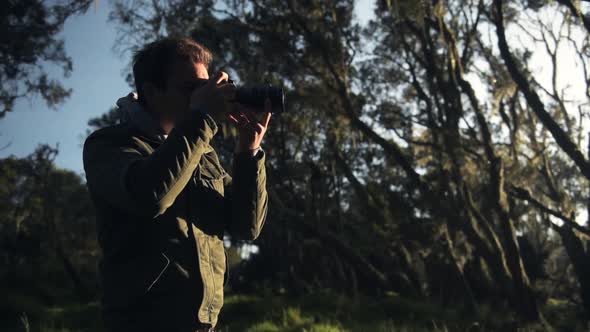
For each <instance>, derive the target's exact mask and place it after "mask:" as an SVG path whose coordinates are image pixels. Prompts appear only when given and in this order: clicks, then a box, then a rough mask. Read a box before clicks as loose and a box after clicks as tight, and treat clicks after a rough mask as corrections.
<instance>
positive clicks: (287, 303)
mask: <svg viewBox="0 0 590 332" xmlns="http://www.w3.org/2000/svg"><path fill="white" fill-rule="evenodd" d="M4 294H5V296H3V297H2V298H0V331H30V332H74V331H76V332H81V331H84V332H100V331H103V329H102V325H101V321H100V306H99V304H98V302H89V303H84V304H80V303H75V302H69V303H68V302H67V301H64V303H63V304H61V305H48V304H46V303H43V302H42V301H40V300H38V299H36V298H35V297H33V296H31V295H27V294H24V293H22V292H21V293H17V292H15V291H10V290H4ZM483 309H484V310H481V312H484V313H485V314H482V316H480V317H476V316H473V315H469V314H467V313H465V312H462V311H461V310H459V309H457V308H441V307H439V306H436V305H434V304H432V303H426V302H423V301H416V300H410V299H406V298H402V297H399V296H396V295H395V294H390V295H389V296H385V297H382V298H379V299H376V298H369V297H360V298H357V299H351V298H348V297H346V296H342V295H339V294H333V293H329V292H326V293H318V294H315V295H308V296H305V297H298V298H294V297H288V296H285V295H264V296H251V295H235V294H234V295H228V296H227V297H226V301H225V305H224V308H223V310H222V313H221V316H220V319H219V324H218V331H220V332H244V331H245V332H365V331H366V332H423V331H424V332H425V331H435V332H446V331H504V330H506V324H507V323H508V321H507V320H509V318H510V316H511V315H509V314H506V313H502V312H500V311H499V310H497V309H495V308H483ZM546 312H547V315H546V316H547V318H548V319H549V320H550V321H552V319H554V318H555V319H557V318H558V317H560V315H561V317H567V318H566V319H565V321H560V322H559V323H558V324H555V327H556V330H559V331H583V330H584V329H583V326H581V325H579V324H578V326H576V324H577V323H575V321H577V318H578V317H575V315H574V314H573V310H572V309H571V308H570V307H567V306H566V304H564V303H551V302H550V303H549V305H548V308H547V309H546ZM564 314H566V315H565V316H564ZM567 314H569V315H567ZM572 322H574V323H572ZM27 326H28V328H27ZM519 331H522V332H526V331H542V329H540V327H539V326H536V325H533V326H528V327H524V328H522V327H521V329H519Z"/></svg>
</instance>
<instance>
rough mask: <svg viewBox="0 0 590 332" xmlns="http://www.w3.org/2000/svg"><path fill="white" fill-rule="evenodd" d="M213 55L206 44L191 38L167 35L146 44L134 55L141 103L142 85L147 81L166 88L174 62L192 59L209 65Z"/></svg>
mask: <svg viewBox="0 0 590 332" xmlns="http://www.w3.org/2000/svg"><path fill="white" fill-rule="evenodd" d="M212 58H213V56H212V55H211V51H210V50H209V49H208V48H206V47H205V46H203V45H201V44H199V43H197V42H196V41H194V40H192V39H190V38H173V37H167V38H162V39H159V40H156V41H154V42H151V43H149V44H146V45H145V46H144V47H143V48H141V49H140V50H138V51H137V52H135V54H134V55H133V79H134V81H135V89H136V90H137V95H138V99H139V102H140V103H142V104H143V103H144V102H145V98H144V96H143V91H142V87H143V84H144V83H146V82H150V83H152V84H154V85H155V86H156V87H158V88H160V89H164V88H166V79H167V77H168V70H169V67H170V65H171V64H172V63H174V62H175V61H178V60H179V59H180V60H189V59H190V60H191V61H193V62H194V63H202V64H204V65H205V67H209V64H210V63H211V60H212Z"/></svg>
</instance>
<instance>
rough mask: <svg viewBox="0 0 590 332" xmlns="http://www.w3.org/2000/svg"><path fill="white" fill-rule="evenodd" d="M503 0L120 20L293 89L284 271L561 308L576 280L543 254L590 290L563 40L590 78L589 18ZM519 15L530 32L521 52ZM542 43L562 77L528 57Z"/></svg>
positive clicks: (257, 5) (294, 286)
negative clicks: (516, 34)
mask: <svg viewBox="0 0 590 332" xmlns="http://www.w3.org/2000/svg"><path fill="white" fill-rule="evenodd" d="M499 3H500V4H501V2H499V1H497V0H496V1H473V0H457V1H448V2H443V1H432V2H416V1H377V2H376V18H375V19H374V20H373V21H371V22H370V23H369V25H368V26H367V27H366V28H364V29H363V28H361V27H360V26H359V25H358V24H357V23H356V21H355V20H354V18H353V2H352V1H345V0H340V1H320V0H317V1H305V2H297V1H273V0H265V1H255V2H254V1H239V2H237V1H236V2H230V3H228V4H225V5H223V6H222V5H220V4H218V3H215V2H212V1H200V2H193V1H180V2H174V4H171V3H168V2H164V3H160V4H159V5H157V6H152V5H151V4H150V3H149V2H144V1H131V2H128V1H125V2H123V1H120V2H117V3H116V6H115V11H114V12H113V14H112V18H113V19H114V20H115V21H116V22H117V23H119V25H120V28H121V31H122V34H121V38H122V40H121V42H122V44H124V45H131V46H130V47H131V48H134V47H138V46H140V45H141V44H142V43H144V42H146V41H150V40H152V39H155V38H157V37H158V36H162V35H181V34H187V33H188V34H190V35H191V36H192V37H193V38H195V39H196V40H198V41H201V42H203V43H204V44H205V45H207V46H209V47H210V48H211V49H212V50H213V51H214V53H215V54H216V55H217V58H216V63H215V64H214V67H223V68H228V69H230V74H231V75H232V76H233V78H234V79H235V78H238V79H239V80H241V81H248V82H261V81H267V82H271V83H274V84H283V85H284V86H285V87H287V88H288V91H289V93H288V96H287V100H288V107H289V111H288V112H287V114H285V115H284V116H282V117H281V118H273V120H272V121H271V122H273V125H272V126H271V127H272V129H271V130H270V131H269V133H268V135H267V139H266V141H265V150H267V151H268V158H269V159H268V163H269V165H268V173H269V184H270V186H271V188H270V198H271V203H272V206H274V208H272V209H270V211H269V212H270V214H269V219H270V221H271V222H269V223H268V224H267V226H266V227H265V234H264V235H263V236H262V237H261V242H260V254H259V255H257V256H255V257H254V258H253V264H254V263H256V264H259V265H257V266H266V267H268V269H271V271H267V274H265V275H264V276H266V277H268V278H271V277H269V276H268V275H270V274H272V281H273V282H274V283H275V284H276V286H277V287H288V288H289V289H290V291H292V292H309V291H313V290H314V289H317V288H332V289H338V290H343V291H349V292H350V293H352V294H355V293H356V292H359V291H360V292H364V293H369V294H379V293H383V292H386V291H389V290H395V291H397V292H400V293H403V294H406V295H412V296H424V297H427V298H429V299H437V300H439V301H441V302H448V303H451V302H453V303H456V302H457V300H458V299H460V300H461V301H462V302H463V304H464V306H465V308H466V309H467V310H469V311H471V312H478V310H479V305H480V304H482V303H495V304H502V305H508V306H509V307H511V308H512V309H513V311H514V312H515V313H516V315H515V319H518V320H521V321H529V322H530V321H543V320H544V318H543V315H542V310H541V308H542V307H543V305H544V304H545V300H546V299H547V298H549V297H551V296H556V295H557V294H559V293H558V292H557V291H556V289H558V288H559V286H561V285H559V282H556V280H558V279H559V278H561V276H558V275H555V273H556V271H555V269H548V268H543V266H546V265H547V264H548V263H550V260H559V261H561V259H562V258H565V257H564V253H567V255H568V256H569V259H570V260H571V262H572V263H573V266H574V267H575V269H574V270H575V271H576V273H577V274H576V275H577V279H578V280H577V282H578V283H579V284H580V289H579V290H580V293H579V295H581V298H582V299H583V301H584V302H587V300H585V299H586V297H587V295H586V294H587V282H586V280H588V278H587V277H586V273H587V270H588V268H587V266H586V265H587V263H585V262H586V261H587V259H586V258H587V257H588V256H587V255H588V254H587V252H586V251H584V250H585V249H584V241H585V240H584V238H585V236H587V235H588V229H587V227H586V225H580V224H578V223H577V222H576V220H575V212H576V211H577V210H578V209H579V208H580V207H582V206H586V205H587V202H588V192H587V176H586V168H587V158H588V157H587V156H584V153H583V152H582V151H583V149H581V148H580V146H581V144H582V137H583V136H585V135H583V133H584V127H583V122H584V121H585V119H587V118H588V114H587V111H586V109H585V108H584V106H583V105H584V103H585V102H587V100H583V101H582V102H579V101H578V102H572V101H571V98H570V97H571V96H570V97H568V96H567V91H566V89H563V88H560V87H559V81H558V80H557V72H558V67H559V65H560V62H559V61H558V60H557V59H558V52H557V51H556V48H557V45H559V43H560V42H559V40H561V42H562V43H567V44H568V47H572V49H574V50H575V51H576V54H577V55H578V57H579V59H577V61H578V62H579V63H580V66H581V68H583V69H584V70H583V71H581V74H582V76H583V77H582V79H583V82H586V84H588V82H590V80H589V79H588V75H587V72H586V68H587V65H588V54H587V50H588V49H589V48H588V47H586V45H587V40H588V39H587V30H586V28H585V26H584V19H583V18H584V17H585V16H583V15H581V14H580V13H579V11H578V10H577V11H576V13H577V14H576V15H572V14H571V13H572V10H571V6H568V5H565V6H564V5H561V4H558V3H552V2H543V1H536V2H532V1H507V2H506V3H507V5H505V6H504V8H503V9H502V8H500V7H501V6H499ZM559 3H563V2H561V1H560V2H559ZM494 5H495V6H494ZM134 8H141V10H139V11H137V10H132V9H134ZM499 13H502V14H501V15H500V14H499ZM546 13H552V14H553V16H551V17H552V21H551V22H548V21H547V20H546V19H544V17H545V16H544V14H546ZM556 22H558V23H559V24H557V26H558V29H559V26H561V30H558V31H554V26H553V25H552V24H554V23H556ZM508 25H510V26H511V27H512V28H513V29H517V30H518V31H521V32H522V33H523V34H524V35H525V36H530V38H529V39H528V40H529V41H528V42H526V43H521V44H519V45H518V46H519V47H518V48H517V50H516V51H515V50H514V49H511V48H509V47H508V40H507V38H506V36H505V32H504V30H505V29H506V26H508ZM529 26H531V27H533V28H534V29H537V30H538V31H540V32H541V35H540V36H541V37H539V35H532V34H531V33H530V32H528V33H527V31H530V30H531V29H530V28H529ZM130 32H132V33H130ZM579 36H582V37H579ZM535 52H536V54H538V53H539V52H546V53H547V55H548V58H549V63H548V66H550V68H551V67H552V69H553V70H552V73H553V80H552V82H551V85H550V86H548V87H545V86H543V85H542V83H541V82H539V81H537V80H535V78H534V73H533V71H532V70H528V69H526V68H527V63H528V62H529V61H530V59H531V54H532V53H535ZM539 91H541V92H539ZM586 91H588V89H586ZM535 94H536V95H537V97H535ZM586 97H588V92H586V96H584V97H583V98H586ZM572 107H573V108H576V109H578V113H579V114H578V116H577V118H576V117H573V116H571V114H572V112H571V108H572ZM575 120H577V121H578V122H577V123H576V121H575ZM562 128H565V129H562ZM219 143H220V144H221V145H222V146H229V145H231V140H229V139H228V137H227V135H226V137H225V140H222V141H220V142H219ZM225 150H227V151H231V149H225ZM225 157H226V158H227V155H226V156H225ZM226 160H227V159H226ZM557 219H559V221H558V220H557ZM560 223H563V224H561V225H560ZM551 230H556V231H557V233H555V232H552V231H551ZM278 257H280V259H279V258H278ZM556 257H557V258H556ZM310 260H313V261H314V262H321V263H320V264H314V265H313V267H310V266H309V264H306V263H308V262H309V261H310ZM254 270H256V271H260V269H254ZM259 273H260V272H259ZM257 277H261V275H257ZM546 284H551V285H552V286H551V287H546V286H545V285H546ZM571 287H572V288H576V287H577V285H576V284H575V283H572V284H571ZM559 296H563V294H559ZM578 298H579V297H578ZM568 300H572V301H573V302H574V303H575V301H578V299H577V298H574V299H568Z"/></svg>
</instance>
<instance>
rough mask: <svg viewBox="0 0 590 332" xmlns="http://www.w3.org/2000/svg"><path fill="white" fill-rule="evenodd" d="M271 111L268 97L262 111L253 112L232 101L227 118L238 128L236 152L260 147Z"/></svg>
mask: <svg viewBox="0 0 590 332" xmlns="http://www.w3.org/2000/svg"><path fill="white" fill-rule="evenodd" d="M271 111H272V105H271V103H270V100H269V99H266V101H265V102H264V112H255V111H254V110H252V109H249V108H247V107H245V106H243V105H241V104H238V103H234V107H233V111H232V112H231V113H230V114H229V118H230V119H231V120H232V121H233V122H234V123H235V124H236V125H237V127H238V130H239V136H238V144H237V145H236V152H237V153H240V152H246V151H253V150H256V149H257V148H259V147H260V143H261V142H262V138H263V137H264V134H265V133H266V129H267V128H268V123H269V122H270V116H271Z"/></svg>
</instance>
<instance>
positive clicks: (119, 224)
mask: <svg viewBox="0 0 590 332" xmlns="http://www.w3.org/2000/svg"><path fill="white" fill-rule="evenodd" d="M210 61H211V54H210V52H209V51H208V50H207V49H206V48H205V47H203V46H202V45H200V44H198V43H196V42H194V41H192V40H190V39H175V38H166V39H163V40H159V41H156V42H153V43H151V44H148V45H146V46H145V47H144V48H143V49H142V50H140V51H139V52H137V53H136V54H135V57H134V61H133V76H134V79H135V85H136V88H137V94H138V99H137V100H136V99H135V98H134V97H135V96H134V95H129V96H128V97H126V98H121V99H120V100H119V101H118V102H117V104H118V106H119V108H121V112H123V114H124V115H125V120H124V121H122V122H121V123H120V124H117V125H114V126H110V127H106V128H102V129H99V130H97V131H95V132H94V133H92V134H91V135H90V136H89V137H88V138H87V139H86V142H85V143H84V169H85V171H86V179H87V184H88V188H89V190H90V193H91V195H92V199H93V201H94V204H95V206H96V210H97V215H98V237H99V243H100V245H101V248H102V251H103V259H102V261H101V264H100V272H101V280H102V286H103V290H104V294H103V298H102V304H103V314H104V321H105V325H106V327H107V328H108V329H109V330H110V331H212V328H213V327H215V325H216V324H217V320H218V314H219V312H220V309H221V307H222V305H223V286H224V284H225V282H226V280H227V271H226V270H227V266H226V255H225V249H224V246H223V235H224V233H225V232H227V233H229V234H230V236H232V238H239V239H248V240H254V239H256V238H257V237H258V236H259V234H260V230H261V229H262V226H263V224H264V222H265V219H266V214H267V202H268V200H267V193H266V173H265V167H264V161H265V152H264V151H263V150H262V149H261V147H260V142H261V141H262V138H263V137H264V134H265V132H266V129H267V127H268V123H269V120H270V110H271V105H270V102H269V101H268V100H267V102H266V105H265V110H264V111H265V112H264V113H262V112H256V113H255V112H252V110H248V109H246V108H244V107H243V106H241V105H239V104H236V103H234V102H232V98H233V95H234V93H235V87H234V86H233V84H228V83H227V82H228V75H227V74H226V73H224V72H219V73H217V74H216V75H215V76H214V77H213V78H209V74H208V71H207V67H208V65H209V63H210ZM257 114H262V115H263V116H262V117H260V116H258V117H257V116H256V115H257ZM224 119H230V120H231V121H232V122H234V123H235V124H236V125H237V126H238V128H239V130H238V131H239V137H238V142H237V144H236V150H235V154H234V160H233V172H232V175H233V177H232V176H230V175H229V174H228V173H227V172H226V171H225V170H224V169H223V167H222V166H221V165H220V163H219V160H218V157H217V154H216V153H215V150H214V149H213V148H212V147H211V145H210V144H209V143H210V142H211V139H212V137H213V136H214V135H215V134H216V132H217V130H218V126H217V123H218V122H219V121H222V120H224Z"/></svg>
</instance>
